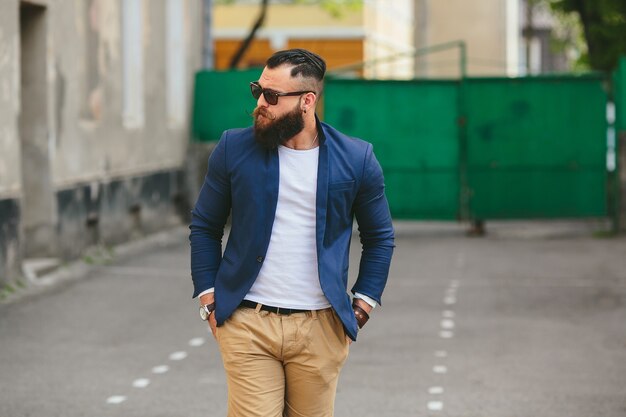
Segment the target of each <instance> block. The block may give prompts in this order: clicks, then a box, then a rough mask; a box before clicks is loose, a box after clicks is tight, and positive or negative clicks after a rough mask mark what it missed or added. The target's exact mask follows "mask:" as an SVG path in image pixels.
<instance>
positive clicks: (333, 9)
mask: <svg viewBox="0 0 626 417" xmlns="http://www.w3.org/2000/svg"><path fill="white" fill-rule="evenodd" d="M213 1H214V4H236V3H237V0H213ZM272 3H273V4H276V3H281V4H305V5H313V6H315V5H319V6H320V7H321V8H322V9H324V10H325V11H326V12H328V13H329V14H330V15H331V16H333V17H335V18H338V19H339V18H341V17H343V16H344V15H345V14H346V13H349V12H353V11H357V10H361V8H362V7H363V0H286V1H280V2H270V6H271V5H272ZM259 4H261V2H260V0H259Z"/></svg>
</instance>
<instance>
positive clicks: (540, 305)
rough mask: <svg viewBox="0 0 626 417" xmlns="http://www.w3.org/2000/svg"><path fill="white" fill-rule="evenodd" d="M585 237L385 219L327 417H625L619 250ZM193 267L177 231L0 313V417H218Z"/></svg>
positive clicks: (625, 261) (556, 228)
mask: <svg viewBox="0 0 626 417" xmlns="http://www.w3.org/2000/svg"><path fill="white" fill-rule="evenodd" d="M593 227H594V226H591V227H590V226H589V225H587V224H582V225H581V224H574V225H572V224H566V223H508V224H507V223H498V224H493V225H492V224H490V225H488V228H489V229H488V230H489V232H490V233H489V234H488V235H487V236H486V237H484V238H468V237H466V236H465V235H464V228H463V227H462V226H460V225H455V224H424V223H397V224H396V231H397V240H396V244H397V248H396V252H395V256H394V260H393V265H392V271H391V275H390V278H389V282H388V286H387V290H386V292H385V295H384V298H383V306H382V307H380V308H378V309H377V310H376V311H375V312H374V314H373V315H372V319H371V320H370V322H369V323H368V324H367V327H366V328H365V329H363V331H362V332H361V334H360V335H359V340H358V342H357V343H355V344H353V345H352V346H351V353H350V357H349V359H348V362H347V364H346V366H345V368H344V371H343V373H342V376H341V379H340V382H339V388H338V394H337V401H336V405H335V410H336V412H335V415H336V416H338V417H344V416H352V417H369V416H372V417H373V416H377V417H379V416H382V417H392V416H398V417H400V416H402V417H407V416H459V417H487V416H488V417H513V416H520V417H522V416H523V417H527V416H541V417H551V416H554V417H557V416H558V417H565V416H567V417H578V416H580V417H583V416H584V417H589V416H594V417H595V416H605V417H618V416H619V417H624V416H626V238H624V237H622V238H601V237H594V236H593V235H592V232H593ZM359 253H360V251H359V249H358V241H355V242H353V250H352V257H353V261H352V265H353V266H354V267H353V268H351V276H353V277H354V276H355V275H356V267H357V266H358V256H359ZM188 258H189V246H188V243H187V238H186V231H185V230H184V229H183V228H179V229H176V230H173V231H171V232H169V233H167V234H162V235H160V236H159V237H157V238H153V239H151V240H149V241H148V242H144V243H138V244H135V245H134V246H133V248H132V249H131V250H124V249H120V250H119V251H118V255H117V256H114V257H113V260H112V262H110V263H107V264H104V265H100V266H89V267H84V266H83V267H81V268H78V269H79V270H80V273H76V272H75V271H74V272H73V273H67V274H66V276H67V277H66V278H64V279H62V280H60V282H57V283H56V284H54V285H51V286H48V287H46V288H45V289H43V290H42V289H38V290H36V291H35V290H29V291H26V293H25V295H23V296H21V297H20V298H18V299H17V300H14V301H12V302H10V303H8V304H6V303H5V304H3V305H0V417H25V416H37V417H41V416H46V417H53V416H63V417H73V416H125V417H132V416H137V417H139V416H141V417H160V416H163V417H166V416H167V417H177V416H198V415H202V416H225V414H226V387H225V379H224V374H223V369H222V366H221V361H220V357H219V352H218V350H217V347H216V344H215V343H214V341H213V340H212V336H210V335H209V334H208V332H207V329H206V327H205V325H204V323H203V322H201V321H200V319H199V316H198V311H197V303H196V301H195V300H191V292H192V287H191V280H190V277H189V259H188ZM94 259H95V261H96V262H97V261H99V259H98V258H97V256H96V257H95V258H94ZM63 274H64V271H61V274H60V275H61V276H63ZM68 277H69V278H68Z"/></svg>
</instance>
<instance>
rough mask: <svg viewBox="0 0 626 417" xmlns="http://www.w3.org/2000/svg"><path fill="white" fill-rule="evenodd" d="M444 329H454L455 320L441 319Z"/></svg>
mask: <svg viewBox="0 0 626 417" xmlns="http://www.w3.org/2000/svg"><path fill="white" fill-rule="evenodd" d="M441 328H442V329H454V321H453V320H450V319H445V320H441Z"/></svg>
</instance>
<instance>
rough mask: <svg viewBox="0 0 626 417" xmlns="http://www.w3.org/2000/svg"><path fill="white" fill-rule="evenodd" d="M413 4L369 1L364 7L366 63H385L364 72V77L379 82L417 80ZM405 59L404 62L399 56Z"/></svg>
mask: <svg viewBox="0 0 626 417" xmlns="http://www.w3.org/2000/svg"><path fill="white" fill-rule="evenodd" d="M413 7H414V0H391V1H390V0H368V1H365V3H364V8H363V15H364V22H365V24H364V27H365V30H366V41H365V61H373V60H380V59H382V60H384V59H386V58H389V57H394V56H396V57H397V58H396V59H393V60H391V61H388V62H384V61H383V62H380V63H376V64H374V65H371V66H368V67H366V68H365V76H366V77H368V78H378V79H386V78H392V79H406V78H413V77H414V66H413V60H414V59H413V56H412V53H413V51H414V49H415V46H414V31H415V26H414V22H413V19H414V12H413ZM401 55H404V57H403V58H401V57H400V56H401Z"/></svg>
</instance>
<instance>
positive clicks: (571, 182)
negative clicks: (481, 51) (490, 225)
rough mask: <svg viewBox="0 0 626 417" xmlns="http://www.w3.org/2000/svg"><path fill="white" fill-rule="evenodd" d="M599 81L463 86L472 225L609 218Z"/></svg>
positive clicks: (567, 79)
mask: <svg viewBox="0 0 626 417" xmlns="http://www.w3.org/2000/svg"><path fill="white" fill-rule="evenodd" d="M602 81H603V80H602V78H600V77H595V76H589V77H545V78H521V79H504V78H503V79H470V80H467V81H466V84H465V87H466V88H465V92H466V96H465V103H466V112H467V126H466V128H467V132H466V134H467V148H466V149H467V155H466V158H467V181H468V192H469V196H470V197H469V210H470V216H471V217H472V218H474V219H509V218H518V219H519V218H523V219H527V218H567V217H595V216H598V217H600V216H606V215H607V202H606V195H607V194H606V193H607V190H606V184H607V171H606V151H607V145H606V132H607V122H606V102H607V96H606V93H605V91H604V90H603V88H602Z"/></svg>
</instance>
